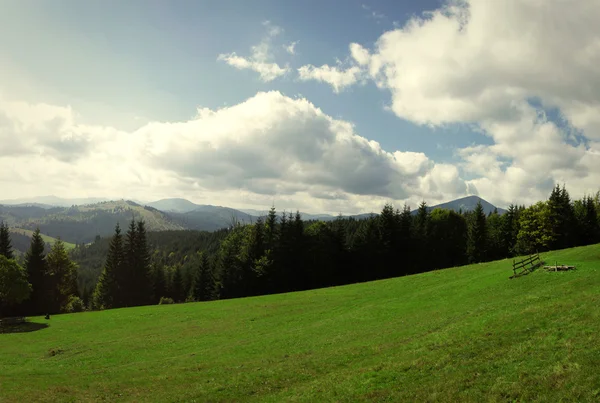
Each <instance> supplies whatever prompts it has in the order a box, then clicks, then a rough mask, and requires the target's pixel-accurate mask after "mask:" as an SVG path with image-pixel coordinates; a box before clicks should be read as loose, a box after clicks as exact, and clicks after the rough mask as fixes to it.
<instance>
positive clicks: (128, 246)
mask: <svg viewBox="0 0 600 403" xmlns="http://www.w3.org/2000/svg"><path fill="white" fill-rule="evenodd" d="M137 246H138V236H137V225H136V224H135V220H133V219H132V220H131V222H130V223H129V229H128V230H127V234H126V235H125V248H124V249H125V253H124V257H125V259H124V264H123V269H122V270H120V272H119V276H118V277H117V279H118V283H119V288H120V294H121V298H122V306H134V305H135V299H136V298H135V294H136V291H135V288H136V286H137V285H136V283H135V273H136V268H137V266H138V251H137Z"/></svg>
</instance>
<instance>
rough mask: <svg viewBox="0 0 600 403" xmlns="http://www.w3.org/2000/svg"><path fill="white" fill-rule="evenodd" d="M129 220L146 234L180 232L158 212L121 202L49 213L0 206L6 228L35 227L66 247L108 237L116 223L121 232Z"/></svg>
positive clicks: (57, 208) (76, 207)
mask: <svg viewBox="0 0 600 403" xmlns="http://www.w3.org/2000/svg"><path fill="white" fill-rule="evenodd" d="M132 218H135V219H136V220H139V219H143V220H144V221H145V223H146V228H147V229H148V231H163V230H180V229H184V228H183V227H182V226H181V225H179V224H177V223H175V222H174V221H173V220H172V218H171V217H170V216H169V215H168V214H166V213H164V212H162V211H159V210H156V209H154V208H152V207H144V206H141V205H139V204H137V203H134V202H132V201H125V200H119V201H108V202H102V203H97V204H91V205H83V206H73V207H55V208H51V209H45V208H41V207H36V206H0V221H4V222H6V223H7V224H8V225H9V226H10V227H12V228H20V229H22V230H28V231H33V230H35V229H36V228H37V227H39V228H40V231H41V232H42V233H43V234H44V235H47V236H49V237H53V238H56V237H60V238H61V239H62V240H63V241H65V242H69V243H88V242H91V241H93V240H94V239H95V238H96V236H109V235H111V234H113V233H114V229H115V225H116V224H117V222H118V223H119V224H120V225H121V227H122V229H123V231H125V230H126V229H127V225H128V224H129V222H130V221H131V219H132Z"/></svg>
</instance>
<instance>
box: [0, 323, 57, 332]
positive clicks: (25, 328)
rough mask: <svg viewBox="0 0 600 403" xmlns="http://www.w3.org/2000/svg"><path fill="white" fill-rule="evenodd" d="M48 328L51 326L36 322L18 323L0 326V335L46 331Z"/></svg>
mask: <svg viewBox="0 0 600 403" xmlns="http://www.w3.org/2000/svg"><path fill="white" fill-rule="evenodd" d="M48 326H49V325H48V324H47V323H35V322H24V323H17V324H14V325H2V326H0V334H8V333H29V332H36V331H38V330H42V329H45V328H47V327H48Z"/></svg>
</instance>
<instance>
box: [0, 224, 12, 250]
mask: <svg viewBox="0 0 600 403" xmlns="http://www.w3.org/2000/svg"><path fill="white" fill-rule="evenodd" d="M0 255H2V256H4V257H6V258H7V259H14V258H15V255H14V253H13V250H12V242H11V240H10V232H9V230H8V226H7V225H6V224H5V223H4V222H2V223H0Z"/></svg>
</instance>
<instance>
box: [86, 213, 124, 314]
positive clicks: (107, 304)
mask: <svg viewBox="0 0 600 403" xmlns="http://www.w3.org/2000/svg"><path fill="white" fill-rule="evenodd" d="M124 264H125V255H124V250H123V235H121V228H120V226H119V223H117V225H116V227H115V234H114V236H113V237H112V239H111V241H110V245H109V247H108V254H107V256H106V263H105V264H104V269H103V270H102V274H101V275H100V279H99V280H98V283H97V284H96V289H95V291H94V295H93V303H94V307H96V308H101V307H103V308H105V309H108V308H116V307H121V306H124V301H123V296H122V294H121V289H122V288H121V287H120V286H121V282H122V281H124V276H123V274H124V273H123V271H124Z"/></svg>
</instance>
